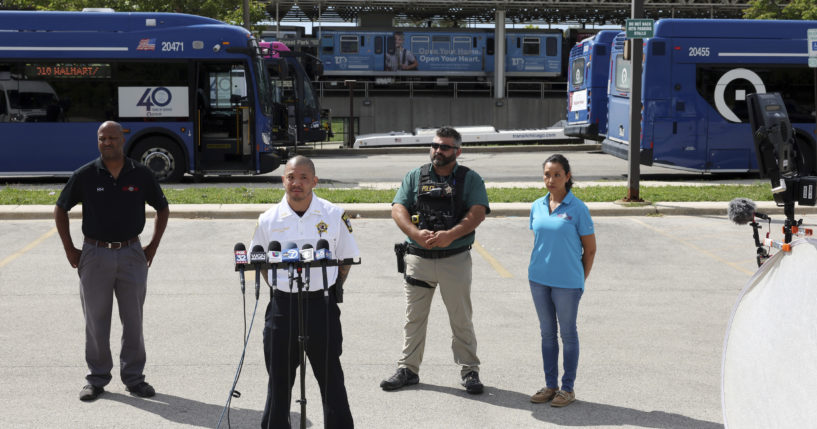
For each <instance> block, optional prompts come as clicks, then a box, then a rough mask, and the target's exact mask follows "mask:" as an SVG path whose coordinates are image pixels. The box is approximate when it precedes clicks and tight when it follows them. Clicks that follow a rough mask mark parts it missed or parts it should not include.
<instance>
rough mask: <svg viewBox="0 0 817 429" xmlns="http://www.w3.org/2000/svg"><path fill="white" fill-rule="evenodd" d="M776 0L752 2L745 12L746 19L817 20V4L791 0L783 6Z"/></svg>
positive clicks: (755, 0) (806, 0)
mask: <svg viewBox="0 0 817 429" xmlns="http://www.w3.org/2000/svg"><path fill="white" fill-rule="evenodd" d="M780 3H782V2H777V1H775V0H752V1H750V2H749V7H747V8H746V10H744V12H743V17H744V18H746V19H797V20H800V19H806V20H810V19H811V20H817V2H815V1H814V0H791V1H789V2H788V4H785V5H783V6H781V4H780Z"/></svg>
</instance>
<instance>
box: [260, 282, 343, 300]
mask: <svg viewBox="0 0 817 429" xmlns="http://www.w3.org/2000/svg"><path fill="white" fill-rule="evenodd" d="M326 290H328V291H329V296H332V295H334V294H335V285H332V286H329V287H328V288H327V289H326ZM303 293H304V294H305V297H306V298H307V299H313V298H321V297H323V288H320V289H317V290H314V289H313V290H309V291H306V290H305V291H303ZM272 296H274V297H281V298H297V297H298V290H297V289H293V290H292V292H285V291H282V290H280V289H278V288H275V289H273V290H272Z"/></svg>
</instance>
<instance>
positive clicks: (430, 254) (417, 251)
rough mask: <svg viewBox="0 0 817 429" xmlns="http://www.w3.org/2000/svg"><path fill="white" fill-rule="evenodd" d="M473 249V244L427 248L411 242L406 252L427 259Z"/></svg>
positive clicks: (444, 256)
mask: <svg viewBox="0 0 817 429" xmlns="http://www.w3.org/2000/svg"><path fill="white" fill-rule="evenodd" d="M469 250H471V246H470V245H468V246H463V247H457V248H456V249H445V250H426V249H423V248H422V247H417V246H415V245H412V244H409V246H408V248H406V253H408V254H410V255H417V256H419V257H421V258H426V259H440V258H447V257H449V256H454V255H457V254H460V253H462V252H467V251H469Z"/></svg>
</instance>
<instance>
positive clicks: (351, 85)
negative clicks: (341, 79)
mask: <svg viewBox="0 0 817 429" xmlns="http://www.w3.org/2000/svg"><path fill="white" fill-rule="evenodd" d="M346 86H348V87H349V134H348V136H349V140H348V141H347V142H346V147H352V146H353V145H354V144H355V81H354V80H347V81H346Z"/></svg>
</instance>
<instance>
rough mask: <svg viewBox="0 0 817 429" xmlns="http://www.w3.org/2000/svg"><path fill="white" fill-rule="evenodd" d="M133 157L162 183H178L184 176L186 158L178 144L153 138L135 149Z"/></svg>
mask: <svg viewBox="0 0 817 429" xmlns="http://www.w3.org/2000/svg"><path fill="white" fill-rule="evenodd" d="M132 154H133V157H134V158H135V159H136V160H137V161H139V162H141V163H142V164H144V165H145V166H146V167H147V168H149V169H150V171H152V172H153V174H154V175H155V176H156V178H157V179H158V180H159V181H160V182H178V181H179V179H181V178H182V176H183V175H184V158H183V157H182V151H181V150H180V149H179V147H178V146H176V144H174V143H173V142H171V141H169V140H168V139H165V138H161V137H151V138H148V139H146V140H144V141H142V142H139V143H138V144H137V145H136V147H134V148H133V152H132Z"/></svg>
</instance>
